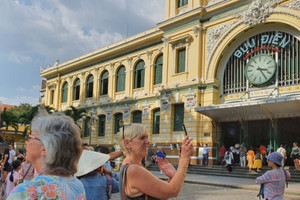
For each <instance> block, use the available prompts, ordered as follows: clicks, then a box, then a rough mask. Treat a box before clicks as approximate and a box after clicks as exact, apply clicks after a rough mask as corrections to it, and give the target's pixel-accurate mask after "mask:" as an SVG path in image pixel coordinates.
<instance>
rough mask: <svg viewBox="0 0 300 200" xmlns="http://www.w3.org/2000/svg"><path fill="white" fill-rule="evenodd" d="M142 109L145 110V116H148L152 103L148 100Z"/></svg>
mask: <svg viewBox="0 0 300 200" xmlns="http://www.w3.org/2000/svg"><path fill="white" fill-rule="evenodd" d="M142 107H143V108H142V111H143V118H148V117H149V114H150V105H149V103H148V101H147V100H146V101H145V103H144V105H143V106H142Z"/></svg>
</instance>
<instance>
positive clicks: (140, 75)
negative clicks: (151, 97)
mask: <svg viewBox="0 0 300 200" xmlns="http://www.w3.org/2000/svg"><path fill="white" fill-rule="evenodd" d="M144 76H145V62H144V61H143V60H141V61H139V62H138V64H137V65H136V67H135V69H134V88H142V87H144Z"/></svg>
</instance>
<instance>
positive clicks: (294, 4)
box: [280, 0, 300, 10]
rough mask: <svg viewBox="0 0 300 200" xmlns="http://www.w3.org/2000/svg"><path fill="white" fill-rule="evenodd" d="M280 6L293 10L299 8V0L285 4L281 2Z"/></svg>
mask: <svg viewBox="0 0 300 200" xmlns="http://www.w3.org/2000/svg"><path fill="white" fill-rule="evenodd" d="M280 7H285V8H289V9H293V10H300V0H295V1H292V2H289V3H287V4H283V5H281V6H280Z"/></svg>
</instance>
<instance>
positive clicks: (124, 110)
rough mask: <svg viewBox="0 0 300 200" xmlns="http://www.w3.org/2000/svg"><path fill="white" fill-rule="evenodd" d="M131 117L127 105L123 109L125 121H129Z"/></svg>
mask: <svg viewBox="0 0 300 200" xmlns="http://www.w3.org/2000/svg"><path fill="white" fill-rule="evenodd" d="M129 116H130V113H129V106H128V105H127V103H126V104H125V106H124V107H123V117H124V119H128V118H129Z"/></svg>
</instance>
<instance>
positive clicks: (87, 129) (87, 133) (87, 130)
mask: <svg viewBox="0 0 300 200" xmlns="http://www.w3.org/2000/svg"><path fill="white" fill-rule="evenodd" d="M83 136H84V137H88V136H90V118H89V117H87V118H86V119H85V126H84V135H83Z"/></svg>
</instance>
